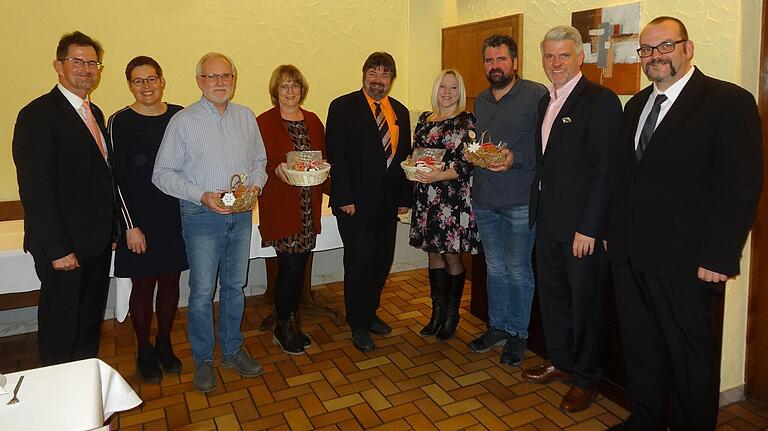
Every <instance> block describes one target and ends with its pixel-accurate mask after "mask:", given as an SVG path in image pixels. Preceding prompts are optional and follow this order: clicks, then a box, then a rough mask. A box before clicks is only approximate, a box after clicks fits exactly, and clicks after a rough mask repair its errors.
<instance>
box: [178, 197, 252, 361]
mask: <svg viewBox="0 0 768 431" xmlns="http://www.w3.org/2000/svg"><path fill="white" fill-rule="evenodd" d="M180 202H181V227H182V235H183V236H184V242H185V243H186V246H187V260H188V261H189V316H188V322H189V343H190V344H191V346H192V356H193V357H194V359H195V364H198V363H200V362H202V361H213V348H214V345H215V341H214V336H213V296H214V293H215V292H216V274H217V272H218V275H219V284H220V290H219V331H218V333H219V344H220V346H221V352H222V354H223V355H224V356H225V357H226V356H230V355H233V354H235V353H237V352H238V350H240V347H241V346H242V345H243V333H242V332H241V331H240V322H241V321H242V320H243V306H244V303H245V295H244V293H243V287H245V284H246V280H247V276H248V257H249V254H250V247H251V229H252V219H251V212H250V211H249V212H244V213H239V214H227V215H222V214H217V213H215V212H213V211H211V210H209V209H208V208H206V207H205V206H202V205H197V204H194V203H191V202H187V201H184V200H181V201H180Z"/></svg>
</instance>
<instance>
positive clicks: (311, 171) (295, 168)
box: [283, 151, 331, 187]
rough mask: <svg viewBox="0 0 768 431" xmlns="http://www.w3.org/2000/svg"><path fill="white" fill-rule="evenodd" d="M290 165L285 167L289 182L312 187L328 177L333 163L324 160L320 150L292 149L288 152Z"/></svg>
mask: <svg viewBox="0 0 768 431" xmlns="http://www.w3.org/2000/svg"><path fill="white" fill-rule="evenodd" d="M286 159H287V162H288V167H285V168H283V172H284V173H285V176H286V178H288V182H289V183H290V184H291V185H294V186H301V187H310V186H316V185H319V184H322V183H323V182H325V180H326V179H328V174H329V173H330V172H331V165H330V164H328V163H327V162H326V161H324V160H323V154H322V153H321V152H320V151H291V152H289V153H288V154H287V157H286Z"/></svg>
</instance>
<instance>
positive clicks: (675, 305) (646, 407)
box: [609, 244, 725, 430]
mask: <svg viewBox="0 0 768 431" xmlns="http://www.w3.org/2000/svg"><path fill="white" fill-rule="evenodd" d="M609 247H610V244H609ZM612 268H613V278H614V283H615V285H616V302H617V304H616V305H617V307H618V308H617V311H618V315H619V325H620V328H621V338H622V343H623V347H624V357H625V358H626V364H627V377H628V380H629V401H630V409H631V413H632V415H631V417H630V419H629V425H630V429H632V430H666V429H667V425H669V428H670V429H672V430H714V429H715V426H716V424H717V412H718V400H719V393H720V342H719V340H717V339H716V336H715V333H716V331H715V323H714V315H715V307H716V304H717V300H718V298H720V297H722V295H723V288H724V286H725V283H707V282H704V281H701V280H699V279H698V277H697V276H696V271H697V268H695V267H687V268H680V270H679V271H677V272H676V273H675V274H671V275H667V276H663V277H662V276H658V275H653V274H649V273H647V272H644V271H641V270H638V269H637V268H635V267H633V266H632V264H631V263H629V262H627V263H618V264H617V263H614V264H613V265H612ZM667 407H670V408H671V409H670V411H669V414H668V415H667Z"/></svg>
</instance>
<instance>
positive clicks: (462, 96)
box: [427, 69, 467, 121]
mask: <svg viewBox="0 0 768 431" xmlns="http://www.w3.org/2000/svg"><path fill="white" fill-rule="evenodd" d="M445 75H453V76H455V77H456V81H458V83H459V101H458V103H457V105H456V110H455V111H454V112H453V114H457V113H459V112H462V111H464V110H465V109H466V108H467V90H466V87H464V78H462V76H461V74H460V73H459V71H458V70H456V69H445V70H443V71H442V72H440V74H438V75H437V78H435V83H434V84H433V85H432V113H431V114H429V116H428V117H427V121H434V120H435V119H436V118H437V116H438V115H440V105H439V104H438V103H437V92H438V91H440V84H441V83H442V82H443V78H444V77H445Z"/></svg>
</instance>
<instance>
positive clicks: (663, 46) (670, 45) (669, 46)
mask: <svg viewBox="0 0 768 431" xmlns="http://www.w3.org/2000/svg"><path fill="white" fill-rule="evenodd" d="M683 42H688V39H680V40H676V41H674V42H662V43H660V44H658V45H656V46H647V45H643V46H641V47H640V48H637V55H639V56H640V58H646V57H650V56H652V55H653V50H654V49H655V50H656V51H659V54H669V53H670V52H672V51H674V50H675V46H676V45H677V44H678V43H683Z"/></svg>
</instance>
